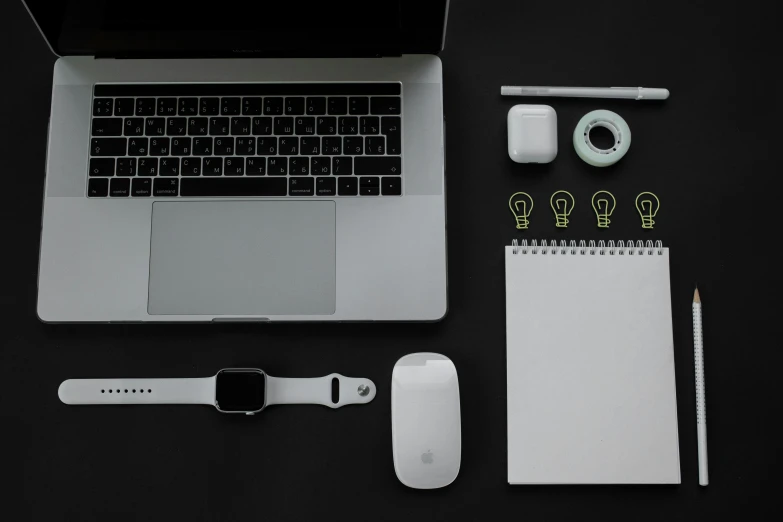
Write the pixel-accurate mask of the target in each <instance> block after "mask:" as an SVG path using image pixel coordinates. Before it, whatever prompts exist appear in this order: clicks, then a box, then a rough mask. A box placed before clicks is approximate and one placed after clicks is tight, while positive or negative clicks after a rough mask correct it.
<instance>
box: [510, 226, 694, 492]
mask: <svg viewBox="0 0 783 522" xmlns="http://www.w3.org/2000/svg"><path fill="white" fill-rule="evenodd" d="M506 329H507V340H506V351H507V366H508V375H507V379H508V383H507V386H508V482H509V483H510V484H679V483H680V457H679V441H678V435H677V400H676V390H675V381H674V342H673V336H672V318H671V295H670V288H669V249H668V248H664V247H663V246H662V245H661V243H660V242H658V243H655V244H654V243H652V242H650V241H648V242H647V243H643V242H641V241H639V242H637V243H634V242H628V243H624V242H622V241H620V242H617V243H615V242H613V241H609V242H607V243H604V242H603V241H599V242H598V243H595V242H592V241H591V242H589V243H586V242H584V241H582V242H580V243H576V242H574V241H571V242H570V243H568V244H566V243H565V242H560V243H556V242H554V241H553V242H550V243H549V244H547V242H546V241H542V242H541V243H536V242H535V241H532V242H530V243H529V244H528V243H527V242H526V241H522V242H520V243H517V242H516V241H514V243H513V245H512V246H508V247H506Z"/></svg>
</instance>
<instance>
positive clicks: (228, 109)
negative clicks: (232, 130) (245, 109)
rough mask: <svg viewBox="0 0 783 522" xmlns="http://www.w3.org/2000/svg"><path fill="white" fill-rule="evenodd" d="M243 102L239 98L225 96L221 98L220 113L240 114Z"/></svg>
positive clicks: (224, 114)
mask: <svg viewBox="0 0 783 522" xmlns="http://www.w3.org/2000/svg"><path fill="white" fill-rule="evenodd" d="M240 105H241V102H240V100H239V98H223V99H222V100H220V114H222V115H223V116H234V115H235V114H239V108H240Z"/></svg>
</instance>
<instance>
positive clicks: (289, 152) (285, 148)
mask: <svg viewBox="0 0 783 522" xmlns="http://www.w3.org/2000/svg"><path fill="white" fill-rule="evenodd" d="M278 150H279V151H280V154H281V155H283V156H296V155H297V154H299V138H296V137H281V138H280V145H279V146H278Z"/></svg>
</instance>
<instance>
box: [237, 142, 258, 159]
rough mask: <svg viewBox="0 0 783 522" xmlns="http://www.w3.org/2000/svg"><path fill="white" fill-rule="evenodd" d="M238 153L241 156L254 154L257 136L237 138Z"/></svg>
mask: <svg viewBox="0 0 783 522" xmlns="http://www.w3.org/2000/svg"><path fill="white" fill-rule="evenodd" d="M234 148H235V149H236V151H237V152H236V153H237V155H239V156H252V155H254V154H255V153H256V139H255V138H237V139H236V144H235V145H234Z"/></svg>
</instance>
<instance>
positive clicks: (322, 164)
mask: <svg viewBox="0 0 783 522" xmlns="http://www.w3.org/2000/svg"><path fill="white" fill-rule="evenodd" d="M310 171H311V172H312V173H313V176H328V175H329V174H331V173H332V158H324V157H315V158H313V160H312V162H311V165H310Z"/></svg>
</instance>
